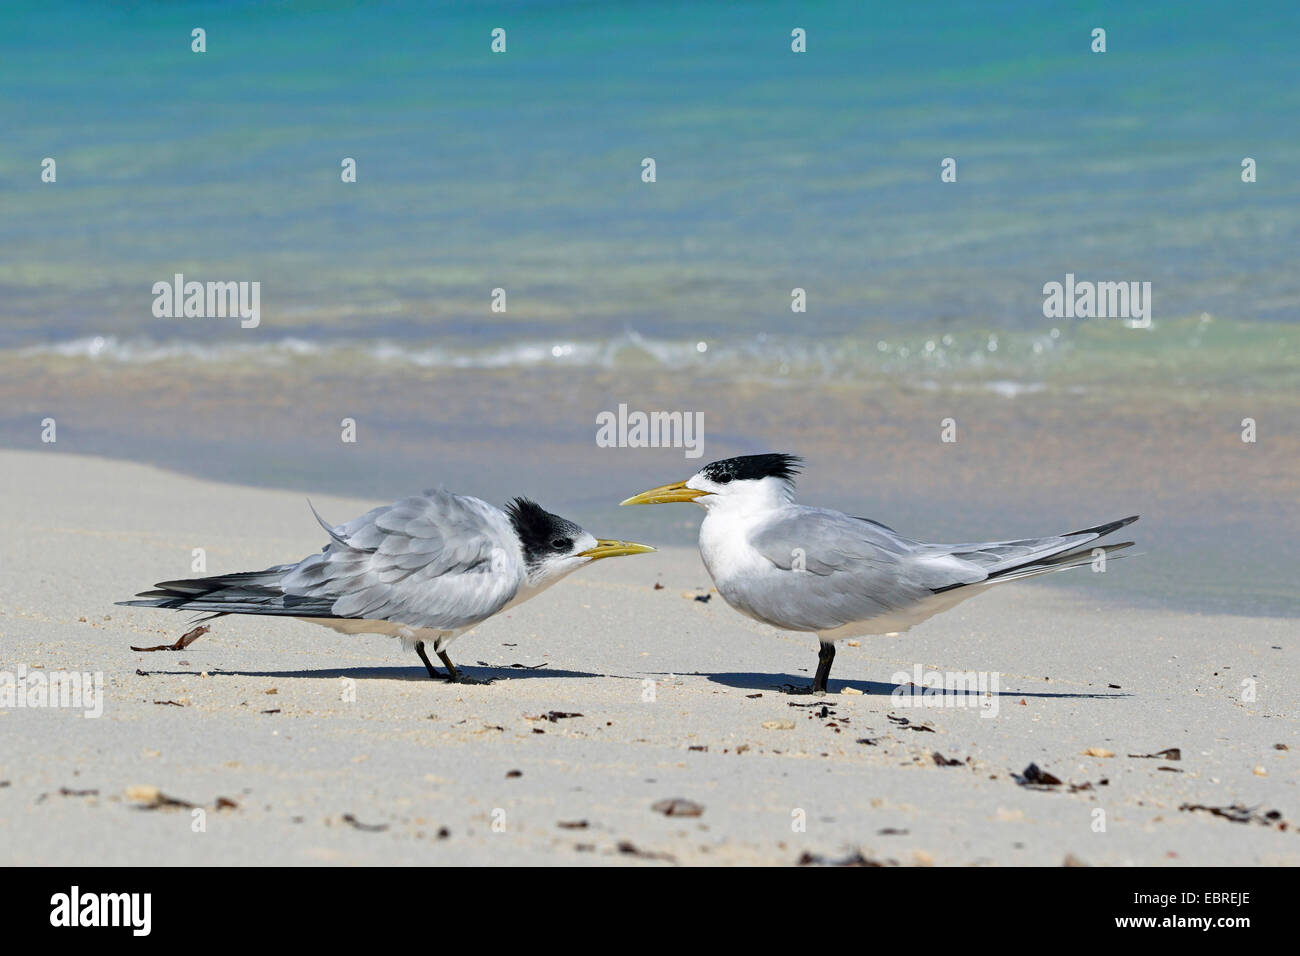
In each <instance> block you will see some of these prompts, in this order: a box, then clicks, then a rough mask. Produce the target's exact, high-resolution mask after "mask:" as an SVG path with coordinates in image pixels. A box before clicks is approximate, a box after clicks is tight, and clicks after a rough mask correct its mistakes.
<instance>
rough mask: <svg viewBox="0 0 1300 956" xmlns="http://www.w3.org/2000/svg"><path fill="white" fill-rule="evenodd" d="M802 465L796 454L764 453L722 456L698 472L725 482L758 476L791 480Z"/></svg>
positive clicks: (801, 460) (755, 478) (756, 477)
mask: <svg viewBox="0 0 1300 956" xmlns="http://www.w3.org/2000/svg"><path fill="white" fill-rule="evenodd" d="M802 465H803V459H802V458H800V457H799V456H798V455H786V454H781V453H776V452H774V453H770V454H766V455H741V456H739V457H737V458H724V459H722V460H721V461H713V462H710V463H709V464H707V465H705V466H704V467H703V468H701V469H700V473H701V474H703V475H704V477H705V478H708V479H709V480H710V481H716V482H719V483H720V484H726V483H727V482H729V481H744V480H746V479H753V480H757V479H760V478H780V479H782V480H784V481H790V482H793V481H794V479H795V475H797V474H799V469H800V468H801V467H802Z"/></svg>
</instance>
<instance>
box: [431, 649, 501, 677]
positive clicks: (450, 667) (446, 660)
mask: <svg viewBox="0 0 1300 956" xmlns="http://www.w3.org/2000/svg"><path fill="white" fill-rule="evenodd" d="M438 657H439V658H441V660H442V663H443V665H444V666H445V667H446V668H447V673H448V674H450V675H451V677H449V678H448V680H449V681H450V682H451V683H453V684H490V683H492V682H491V681H490V680H477V679H475V678H473V677H468V676H466V675H465V674H462V673H461V672H460V671H458V670H456V665H455V664H453V663H452V662H451V658H450V657H448V656H447V652H446V651H439V652H438Z"/></svg>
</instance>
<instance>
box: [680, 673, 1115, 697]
mask: <svg viewBox="0 0 1300 956" xmlns="http://www.w3.org/2000/svg"><path fill="white" fill-rule="evenodd" d="M677 676H679V677H705V678H707V679H709V680H710V681H712V682H713V683H715V684H722V685H723V686H725V687H736V688H739V689H741V690H766V691H777V692H779V691H781V690H782V689H784V688H788V687H791V686H795V687H806V686H807V685H808V684H811V683H812V678H811V677H810V676H809V675H807V674H802V675H799V676H795V675H792V674H746V673H730V674H726V673H724V674H703V673H698V672H697V673H694V674H687V673H684V672H682V673H679V674H678V675H677ZM845 687H851V688H853V689H854V690H857V691H861V692H862V693H863V694H868V695H871V696H873V697H891V696H893V694H894V692H895V691H896V690H898V685H897V684H887V683H885V682H883V681H873V680H835V679H832V680H829V681H827V682H826V691H827V696H830V697H833V696H835V695H836V694H838V693H839V692H840V690H841V689H842V688H845ZM920 692H922V693H923V692H924V689H922V690H921V691H920ZM972 696H981V697H982V696H983V695H982V694H980V695H972ZM996 696H998V697H1015V698H1021V697H1033V698H1040V699H1051V698H1062V699H1065V700H1118V699H1120V698H1123V697H1132V696H1133V695H1132V694H1113V693H1081V694H1070V693H1064V692H1062V693H1045V692H1034V691H1023V690H999V691H997V692H996Z"/></svg>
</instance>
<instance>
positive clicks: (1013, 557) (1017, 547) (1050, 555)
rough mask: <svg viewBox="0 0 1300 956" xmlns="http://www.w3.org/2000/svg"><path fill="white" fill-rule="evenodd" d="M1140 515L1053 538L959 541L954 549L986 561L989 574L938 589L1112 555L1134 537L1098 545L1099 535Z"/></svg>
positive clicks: (981, 583) (1028, 574) (1015, 576)
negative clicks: (977, 543)
mask: <svg viewBox="0 0 1300 956" xmlns="http://www.w3.org/2000/svg"><path fill="white" fill-rule="evenodd" d="M1138 517H1139V516H1138V515H1130V516H1129V517H1127V518H1120V519H1119V520H1118V521H1108V522H1106V523H1105V524H1099V525H1096V526H1095V527H1092V528H1083V529H1082V530H1079V531H1071V532H1068V533H1067V534H1063V535H1058V536H1056V537H1053V538H1039V539H1026V540H1024V541H1002V542H990V543H989V544H988V545H985V546H983V547H981V546H970V545H959V546H957V547H958V548H959V549H961V550H956V551H954V552H953V553H954V554H955V555H956V556H958V557H961V558H963V559H965V560H968V561H971V562H972V563H978V564H982V565H983V567H984V570H985V571H986V576H985V577H984V578H983V579H982V580H980V581H975V582H959V583H955V584H950V585H947V586H946V587H941V588H935V589H934V593H936V594H939V593H941V592H943V591H951V590H953V589H955V588H962V587H967V586H973V587H981V586H987V585H989V584H996V583H998V582H1001V581H1014V580H1016V579H1018V578H1027V577H1032V576H1033V575H1036V574H1046V573H1048V572H1050V571H1064V570H1066V569H1067V568H1077V567H1081V566H1082V565H1085V564H1089V563H1091V562H1092V560H1093V559H1094V552H1096V551H1098V550H1100V551H1102V552H1103V553H1104V554H1106V555H1109V554H1110V553H1111V552H1113V551H1119V550H1121V549H1123V548H1128V547H1131V546H1132V545H1133V542H1132V541H1124V542H1121V543H1119V544H1104V545H1097V544H1095V543H1094V542H1096V541H1097V540H1098V539H1100V538H1103V537H1105V536H1106V535H1108V534H1110V533H1112V532H1114V531H1117V530H1118V529H1120V528H1123V527H1125V526H1127V525H1130V524H1132V523H1133V522H1134V521H1137V520H1138Z"/></svg>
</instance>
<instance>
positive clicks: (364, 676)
mask: <svg viewBox="0 0 1300 956" xmlns="http://www.w3.org/2000/svg"><path fill="white" fill-rule="evenodd" d="M456 669H457V670H459V671H460V672H461V673H462V674H464V675H465V676H466V677H469V678H471V679H472V680H474V681H480V682H483V681H491V682H492V683H497V682H501V683H505V682H506V681H512V680H521V679H524V678H528V677H564V678H580V677H607V676H609V675H607V674H590V673H587V672H586V671H565V670H556V669H553V668H545V667H539V668H529V667H463V666H460V665H458V666H457V668H456ZM149 673H151V674H169V675H172V676H177V677H198V676H199V671H193V670H185V671H173V670H155V671H150V672H149ZM206 673H207V674H208V676H209V677H274V678H276V679H283V680H293V679H295V678H304V679H308V680H338V679H340V678H348V679H350V680H400V681H411V682H413V683H423V684H445V683H447V682H446V680H434V679H433V678H432V677H430V676H429V675H428V674H427V673H426V672H425V670H424V668H423V667H419V666H416V667H326V668H320V669H318V670H297V671H245V670H209V671H206ZM462 686H469V687H472V686H474V685H473V684H465V685H462Z"/></svg>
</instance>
